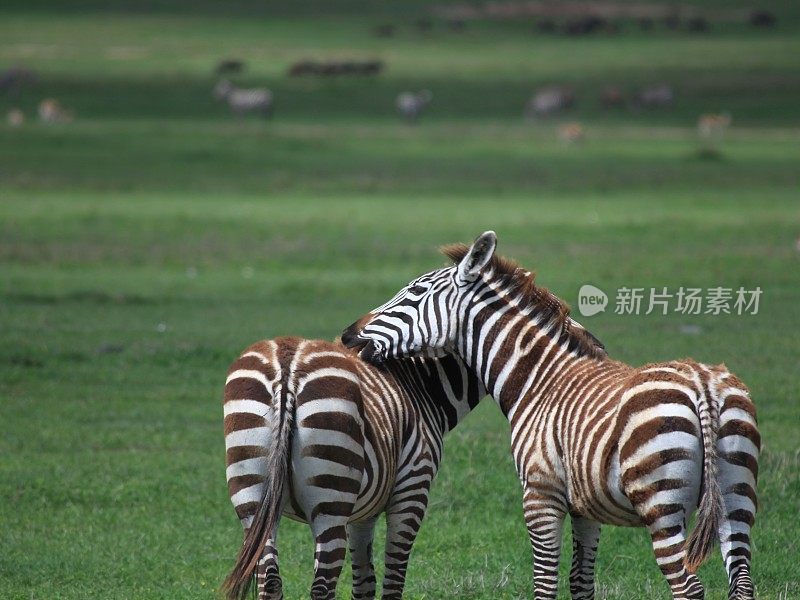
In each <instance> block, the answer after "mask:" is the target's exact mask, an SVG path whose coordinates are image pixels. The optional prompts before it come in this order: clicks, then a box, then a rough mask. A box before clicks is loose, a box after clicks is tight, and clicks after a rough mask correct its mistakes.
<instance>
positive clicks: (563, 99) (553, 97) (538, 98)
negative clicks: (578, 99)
mask: <svg viewBox="0 0 800 600" xmlns="http://www.w3.org/2000/svg"><path fill="white" fill-rule="evenodd" d="M573 104H575V93H574V92H573V91H572V88H570V87H567V86H564V85H548V86H545V87H543V88H540V89H539V90H537V91H536V93H535V94H534V95H533V97H532V98H531V99H530V100H529V101H528V104H527V106H526V107H525V116H526V117H529V118H530V117H546V116H549V115H552V114H555V113H557V112H561V111H563V110H565V109H567V108H570V107H571V106H572V105H573Z"/></svg>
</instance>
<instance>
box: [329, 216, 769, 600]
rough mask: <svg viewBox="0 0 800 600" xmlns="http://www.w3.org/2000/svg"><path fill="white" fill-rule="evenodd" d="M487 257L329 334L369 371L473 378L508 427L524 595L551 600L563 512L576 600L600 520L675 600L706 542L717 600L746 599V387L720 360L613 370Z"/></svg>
mask: <svg viewBox="0 0 800 600" xmlns="http://www.w3.org/2000/svg"><path fill="white" fill-rule="evenodd" d="M495 247H496V237H495V235H494V233H493V232H486V233H484V234H483V235H482V236H480V237H479V238H478V239H477V240H476V242H475V243H474V244H473V245H472V247H467V246H464V245H457V246H451V247H448V248H445V250H444V251H445V254H446V255H447V256H448V257H449V258H451V259H452V260H453V261H454V262H455V263H456V264H455V265H454V266H452V267H447V268H444V269H439V270H437V271H433V272H431V273H428V274H426V275H423V276H422V277H419V278H417V279H415V280H414V281H412V282H411V283H410V284H409V285H407V286H406V287H405V288H403V289H402V290H401V291H400V292H399V293H398V294H397V295H396V296H395V297H394V298H393V299H391V300H390V301H389V302H387V303H386V304H384V305H382V306H380V307H378V308H376V309H375V310H373V311H372V312H370V313H368V314H367V315H365V316H364V317H362V319H360V320H359V321H357V322H356V323H354V324H353V325H352V326H351V327H350V328H348V329H347V330H346V331H345V333H344V334H343V336H342V340H343V341H344V342H345V343H346V344H348V345H351V346H354V347H361V355H362V356H363V357H365V358H366V359H368V360H372V361H376V360H377V361H380V360H385V359H386V358H389V357H394V358H396V357H400V356H408V355H417V354H419V353H420V352H427V353H442V352H452V353H454V354H456V355H458V356H460V357H461V358H462V359H463V360H464V362H465V363H466V364H467V365H468V366H469V367H470V368H472V369H474V371H475V372H476V373H477V374H478V375H479V376H480V377H481V380H482V381H483V383H484V385H485V386H486V389H487V390H488V391H489V393H490V395H492V396H493V397H494V398H495V400H496V401H497V402H498V404H499V405H500V408H501V409H502V411H503V413H504V414H505V415H506V417H507V418H508V420H509V423H510V425H511V447H512V453H513V456H514V461H515V464H516V467H517V471H518V474H519V476H520V480H521V482H522V485H523V493H524V499H523V505H524V512H525V519H526V523H527V527H528V533H529V536H530V539H531V542H532V545H533V549H534V586H535V590H536V598H555V597H556V592H557V587H558V581H557V578H558V560H559V555H560V544H561V530H562V526H563V522H564V518H565V516H566V515H567V514H570V515H571V517H572V519H571V520H572V534H573V549H574V550H573V563H572V570H571V573H570V588H571V591H572V597H573V598H593V597H594V563H595V556H596V553H597V546H598V542H599V539H600V524H601V523H609V524H615V525H626V526H634V527H641V526H644V527H646V528H647V530H648V531H649V533H650V536H651V539H652V545H653V550H654V553H655V556H656V561H657V563H658V566H659V567H660V569H661V571H662V573H663V575H664V577H665V578H666V580H667V582H668V583H669V585H670V588H671V590H672V594H673V597H674V598H682V599H700V598H703V594H704V591H703V586H702V585H701V583H700V581H699V579H698V578H697V577H696V575H695V571H696V569H697V568H698V567H699V565H700V564H701V563H702V561H703V560H704V559H705V558H706V557H707V555H708V554H709V552H710V551H711V550H712V548H713V545H714V543H715V542H716V541H717V540H719V542H720V544H721V550H722V557H723V561H724V563H725V567H726V570H727V572H728V578H729V582H730V588H729V597H730V598H731V599H739V600H745V599H751V598H753V584H752V581H751V578H750V560H751V550H750V529H751V527H752V525H753V522H754V518H755V512H756V504H757V499H756V478H757V476H758V455H759V449H760V435H759V433H758V429H757V423H756V411H755V407H754V405H753V403H752V401H751V400H750V396H749V392H748V390H747V388H746V387H745V385H744V384H743V383H742V382H741V381H739V379H737V378H736V377H735V376H734V375H733V374H731V373H730V372H729V371H728V370H727V368H725V366H724V365H719V366H708V365H704V364H701V363H697V362H695V361H693V360H688V359H687V360H680V361H672V362H666V363H658V364H651V365H645V366H644V367H638V368H635V367H631V366H629V365H626V364H623V363H621V362H617V361H613V360H610V359H609V358H608V357H607V355H606V353H605V351H604V349H603V348H602V346H601V345H600V344H599V342H598V341H597V339H596V338H594V337H593V336H591V334H589V333H588V332H587V331H586V330H585V329H584V328H583V327H581V326H580V325H578V324H577V323H576V322H575V321H573V320H572V319H571V318H570V317H569V310H568V308H567V306H566V305H565V304H564V303H563V302H562V301H561V300H560V299H558V298H557V297H556V296H554V295H553V294H551V293H550V292H549V291H548V290H546V289H545V288H542V287H539V286H537V285H536V284H535V283H534V278H533V275H532V274H531V273H530V272H529V271H526V270H524V269H522V268H520V267H519V266H518V265H517V264H516V263H514V262H512V261H509V260H506V259H503V258H498V257H496V256H495V255H494V250H495ZM698 504H699V507H698ZM696 507H697V508H698V517H697V522H696V525H695V527H694V529H693V530H692V532H691V533H690V534H689V535H688V537H687V521H688V519H689V517H690V516H691V514H692V513H693V512H694V510H695V508H696Z"/></svg>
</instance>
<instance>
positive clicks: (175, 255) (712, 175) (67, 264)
mask: <svg viewBox="0 0 800 600" xmlns="http://www.w3.org/2000/svg"><path fill="white" fill-rule="evenodd" d="M117 4H119V5H120V6H121V7H122V8H115V7H116V4H115V3H107V2H106V3H102V7H103V10H101V9H100V8H101V3H99V2H93V1H90V0H83V1H82V2H80V3H75V4H74V5H72V6H71V7H70V8H69V9H65V8H64V7H61V6H58V5H57V4H56V3H54V2H52V1H50V2H44V1H37V2H34V3H28V2H26V3H23V2H16V1H13V2H9V3H8V4H7V5H6V6H5V7H4V8H3V9H0V67H5V66H7V65H12V64H24V65H27V66H29V67H30V68H32V69H34V70H36V71H37V72H38V74H39V79H38V82H37V83H36V84H35V86H34V87H32V88H29V89H26V90H25V91H24V92H23V94H22V96H21V97H20V98H19V99H18V100H12V99H10V98H8V97H7V96H0V110H1V111H2V113H3V114H5V112H6V111H7V110H8V109H9V108H11V107H12V106H19V107H21V108H22V109H23V110H24V111H25V112H26V114H27V116H28V121H27V122H26V123H25V124H24V125H23V126H22V127H19V128H11V127H9V126H7V125H5V122H3V124H0V365H2V367H1V368H0V422H2V423H3V425H4V433H3V435H2V436H0V523H2V527H0V549H2V550H1V551H0V597H2V598H45V597H47V598H76V599H77V598H81V599H82V598H167V599H172V598H213V597H215V594H216V591H215V590H216V588H217V586H218V585H219V583H220V582H221V581H222V579H223V577H224V575H225V574H226V572H227V570H228V569H229V568H230V567H231V565H232V562H233V559H234V556H235V553H236V550H237V548H238V544H239V543H240V539H241V532H240V528H239V524H238V521H237V519H236V518H235V515H234V513H233V510H232V508H231V506H230V503H229V500H228V497H227V489H226V486H225V476H224V446H223V438H222V411H221V393H222V386H223V383H224V378H225V372H226V369H227V365H228V364H229V362H230V361H232V360H233V359H234V358H235V357H236V356H237V353H238V352H239V351H240V350H241V349H242V348H244V347H245V346H247V345H248V344H250V343H251V342H253V341H255V340H257V339H260V338H265V337H273V336H277V335H284V334H296V335H301V336H309V337H323V338H332V337H334V336H336V335H337V334H338V333H339V332H340V331H341V329H342V328H343V327H344V326H345V325H347V324H349V323H350V322H351V321H353V320H354V319H355V318H357V317H358V316H360V315H361V314H362V313H364V312H365V311H367V310H368V309H370V308H372V307H373V306H375V305H377V304H379V303H380V302H381V301H383V300H385V299H386V298H387V297H388V296H389V295H390V294H392V293H393V292H394V291H395V290H396V289H397V288H398V287H400V286H401V285H402V284H404V283H405V282H406V281H407V280H408V279H410V278H411V277H412V276H414V275H416V274H418V273H420V272H422V271H424V270H428V269H431V268H434V267H436V266H438V265H441V264H442V258H441V257H440V256H438V255H437V254H436V250H435V248H436V246H438V245H440V244H442V243H446V242H452V241H468V240H470V239H471V238H472V237H474V236H475V235H476V234H478V233H479V232H481V231H483V230H485V229H489V228H492V229H495V230H496V231H497V232H498V235H499V238H500V251H501V253H504V254H506V255H509V256H513V257H515V258H517V259H518V260H519V261H520V262H522V263H523V264H524V265H525V266H529V267H532V268H535V269H536V270H537V271H538V273H539V281H540V283H542V284H544V285H547V286H548V287H550V288H551V289H552V290H553V291H555V292H556V293H557V294H559V295H560V296H562V297H563V298H564V299H566V300H567V301H569V302H570V303H572V304H573V305H576V304H577V290H578V288H579V287H580V286H581V285H582V284H584V283H592V284H594V285H597V286H598V287H600V288H602V289H604V290H606V291H607V292H613V290H615V289H616V288H618V287H621V286H628V287H632V286H639V287H645V288H650V287H657V288H661V287H668V288H671V289H677V288H678V287H680V286H693V287H702V288H709V287H716V286H725V287H731V288H738V287H739V286H744V287H745V288H749V289H752V288H755V287H756V286H760V287H761V288H762V289H763V296H762V298H761V306H760V311H759V313H758V314H757V315H749V316H736V315H722V316H712V315H700V316H681V315H677V314H670V315H668V316H660V315H659V316H656V315H650V316H643V315H640V316H621V315H615V314H613V310H608V311H607V312H606V313H604V314H601V315H598V316H595V317H591V318H584V319H581V320H582V321H583V323H584V324H585V325H586V326H587V327H589V328H590V329H591V330H592V331H593V333H595V334H596V335H597V336H598V337H599V338H601V339H602V340H603V342H604V343H605V344H606V346H607V347H608V349H609V351H610V353H611V354H612V356H614V357H615V358H619V359H622V360H626V361H630V362H632V363H635V364H641V363H644V362H650V361H655V360H664V359H669V358H678V357H683V356H692V357H694V358H696V359H699V360H703V361H707V362H713V363H718V362H723V361H724V362H725V363H726V364H727V365H728V367H730V368H731V369H732V370H733V371H734V372H736V373H737V374H738V375H739V376H740V377H741V378H742V379H744V381H745V382H747V383H748V385H749V386H750V388H751V390H752V395H753V398H754V400H755V402H756V404H757V406H758V409H759V418H760V425H761V432H762V437H763V454H762V460H761V478H760V482H759V488H760V489H759V492H760V504H761V505H760V511H759V515H758V517H757V524H756V527H755V529H754V570H753V574H754V579H755V581H756V585H757V588H758V592H759V597H760V598H764V599H767V598H768V599H773V598H781V599H783V598H786V599H788V598H797V597H799V596H800V576H798V575H797V567H796V558H797V556H798V554H800V544H799V543H798V537H799V536H800V525H798V522H797V511H798V508H800V506H798V497H799V495H800V408H798V401H797V393H798V386H797V379H796V374H797V372H798V368H799V367H800V352H798V349H799V348H798V342H799V341H800V340H799V339H798V335H797V331H798V329H799V328H800V311H798V308H797V307H798V306H799V305H800V278H798V273H800V270H799V268H800V254H799V253H798V250H797V249H796V240H797V239H798V237H800V193H799V192H798V189H799V188H798V184H800V58H798V57H800V35H798V34H800V11H798V9H797V8H796V6H794V5H793V3H790V2H774V3H773V4H772V6H773V7H774V11H775V13H776V14H777V15H778V17H779V21H778V26H777V27H776V28H775V29H772V30H765V31H755V30H752V29H750V28H748V27H747V26H745V25H737V24H724V25H719V26H718V27H716V26H715V27H712V30H711V31H710V32H709V33H707V34H704V35H691V34H689V33H686V32H682V31H681V32H670V31H666V30H661V29H658V30H657V31H655V32H654V33H653V34H651V35H645V34H643V33H641V32H639V31H638V30H636V29H635V28H634V27H624V28H623V31H622V33H620V34H619V35H616V36H607V35H598V36H594V37H587V38H576V39H571V38H569V39H568V38H563V37H558V36H545V35H536V34H534V33H532V31H533V26H532V24H530V23H514V24H512V23H489V22H483V23H476V24H472V23H471V24H468V26H467V29H466V31H465V32H464V33H463V34H454V33H451V32H448V31H446V29H445V28H443V27H440V26H439V24H437V26H436V27H435V28H434V31H433V32H431V33H430V34H425V35H423V34H420V33H419V32H416V31H415V30H414V28H413V27H412V26H411V25H410V23H411V22H412V21H413V20H414V18H416V17H417V16H419V15H420V14H423V12H422V11H424V9H425V7H426V5H425V3H424V2H414V3H411V4H408V5H407V6H405V5H402V6H401V5H399V4H394V3H386V4H384V3H381V4H378V5H372V4H367V3H361V2H355V1H353V2H347V3H342V5H341V7H342V8H341V10H338V11H337V10H334V8H333V7H332V6H331V5H329V4H325V5H324V6H323V5H322V4H319V5H317V4H315V3H312V2H304V3H303V4H302V5H300V6H299V7H295V8H289V7H288V5H287V6H284V7H282V8H278V9H276V10H275V11H274V13H272V12H270V9H269V5H266V8H265V6H263V5H260V6H259V7H257V8H256V9H254V10H253V11H251V10H250V8H251V7H250V6H249V5H248V3H247V2H244V1H241V2H236V3H235V5H233V6H232V7H231V8H230V10H229V11H227V12H226V13H225V14H224V15H221V14H220V11H219V10H218V9H215V8H214V6H213V5H212V4H211V3H209V4H208V5H206V4H201V5H199V6H189V5H188V3H186V4H187V5H186V6H183V5H182V4H181V3H174V4H169V3H166V2H158V1H155V0H152V1H150V2H148V3H146V4H144V5H142V6H144V8H146V9H149V10H144V8H142V6H140V7H139V8H140V10H137V11H136V12H134V13H127V12H125V10H123V9H124V6H122V4H123V3H121V2H119V3H117ZM697 4H698V5H700V3H697ZM714 4H715V6H717V7H719V6H730V4H731V3H724V4H723V3H721V2H716V3H714ZM109 5H110V6H111V8H110V9H109V8H108V6H109ZM733 5H734V7H739V8H741V7H747V6H749V5H747V4H745V3H743V2H736V3H733ZM313 15H316V16H313ZM381 22H395V23H397V24H399V25H400V26H401V27H400V31H399V33H398V35H397V36H396V37H395V38H391V39H378V38H375V37H373V36H372V35H371V34H370V29H371V28H372V27H373V26H374V25H376V24H378V23H381ZM228 56H235V57H241V58H244V59H246V60H247V62H248V65H249V68H248V70H247V71H246V72H245V74H244V75H242V76H241V77H238V78H237V79H236V80H237V81H238V82H240V83H242V84H243V85H244V84H246V85H250V84H254V85H255V84H262V83H263V84H266V85H268V86H269V87H270V88H272V89H273V90H274V91H275V93H276V97H277V107H276V118H275V120H274V121H272V122H269V123H266V122H262V121H259V120H257V119H256V118H244V119H241V120H237V119H234V118H232V117H231V116H230V115H229V114H228V112H227V110H226V108H225V107H224V106H222V105H218V104H216V103H215V102H214V101H213V99H212V97H211V88H212V87H213V85H214V82H215V78H214V77H213V76H212V75H211V70H212V68H213V65H214V64H215V63H216V61H217V60H218V59H219V58H223V57H228ZM308 57H311V58H329V57H337V58H342V57H355V58H364V57H366V58H371V57H379V58H382V59H383V60H385V61H386V62H387V65H388V69H387V71H386V73H385V74H383V75H381V76H380V77H378V78H376V79H374V80H369V79H364V80H358V81H356V80H351V81H347V80H339V81H331V80H324V81H320V80H307V79H289V78H287V77H285V75H284V72H285V70H286V67H287V66H288V64H290V63H291V62H292V61H294V60H299V59H301V58H308ZM560 81H565V82H569V83H572V84H573V85H574V86H575V89H576V93H577V94H578V98H579V101H578V105H577V107H576V109H575V111H574V112H573V113H572V114H570V115H568V116H566V117H564V118H563V119H554V120H552V121H547V122H543V123H542V122H539V123H526V122H524V121H523V119H522V117H521V113H522V106H523V104H524V103H525V101H526V100H527V98H528V97H529V95H530V93H531V90H532V89H534V88H535V87H536V86H537V85H539V84H542V83H547V82H560ZM657 81H669V82H670V83H672V84H673V85H674V86H675V89H676V94H677V100H676V104H675V106H674V107H673V108H672V109H669V110H665V111H643V112H639V113H630V112H627V111H618V112H615V111H610V112H609V111H604V110H603V109H602V108H601V107H600V106H599V104H598V103H597V101H596V94H597V91H598V89H599V88H600V87H602V86H603V85H605V84H606V83H615V84H618V85H620V86H622V87H624V88H625V89H628V90H630V89H634V88H636V87H637V86H639V85H642V84H646V83H654V82H657ZM422 87H428V88H430V89H431V90H433V92H434V102H433V104H432V105H431V107H430V111H429V113H427V114H425V116H424V117H423V119H422V122H421V123H420V124H419V126H417V127H407V126H404V125H402V124H400V123H398V122H397V118H396V116H395V115H394V112H393V99H394V96H395V95H396V94H397V93H398V92H399V91H401V90H403V89H412V88H422ZM45 97H54V98H57V99H59V100H60V101H61V102H62V103H63V104H64V105H66V106H67V107H69V108H72V109H74V110H75V113H76V118H75V120H74V122H72V123H66V124H60V125H53V126H45V125H42V124H40V123H38V122H36V120H35V119H34V111H35V106H36V104H37V103H38V102H39V101H40V100H41V99H42V98H45ZM722 110H728V111H730V112H731V113H732V114H733V119H734V124H733V127H732V129H731V131H730V132H729V134H728V136H727V137H726V139H725V140H724V141H723V142H722V143H721V145H720V147H719V153H718V155H717V156H716V157H711V158H702V157H701V156H700V155H699V154H698V147H699V142H698V140H697V137H696V134H695V131H694V124H695V121H696V119H697V116H698V115H699V114H701V113H705V112H717V111H722ZM564 120H578V121H580V122H581V123H582V124H583V126H584V128H585V130H586V140H585V142H584V143H582V144H576V145H572V146H567V145H564V144H561V143H559V142H558V140H557V138H556V127H557V124H558V123H560V122H563V121H564ZM507 429H508V428H507V425H506V423H505V421H504V420H503V419H502V417H501V415H500V414H499V411H498V410H496V408H495V406H494V405H493V404H492V402H491V400H486V401H484V403H483V404H482V405H481V406H480V407H479V409H478V410H477V411H476V413H475V414H474V415H472V416H470V418H469V419H468V420H467V421H466V422H465V423H464V424H463V425H462V426H461V427H459V428H458V429H457V430H456V431H455V432H453V434H452V435H451V436H450V437H449V439H448V441H447V444H446V449H445V459H444V464H443V468H442V470H441V472H440V474H439V476H438V478H437V480H436V482H435V484H434V489H433V493H432V498H431V505H430V509H429V512H428V515H427V517H426V520H425V523H424V525H423V528H422V531H421V533H420V536H419V538H418V542H417V544H416V546H415V550H414V554H413V556H412V562H411V566H410V570H409V574H408V584H407V596H408V597H409V598H426V599H441V598H456V597H458V598H482V599H489V598H491V599H494V598H508V599H511V598H530V597H532V585H531V551H530V548H529V543H528V541H527V535H526V532H525V527H524V523H523V520H522V511H521V493H520V486H519V483H518V482H517V480H516V475H515V473H514V469H513V466H512V463H511V458H510V454H509V450H508V430H507ZM380 545H381V544H380V543H378V544H377V547H379V546H380ZM569 547H570V546H569V543H568V540H567V542H566V545H565V555H564V557H562V574H563V575H564V577H563V578H562V579H563V581H562V596H561V597H563V598H567V597H568V588H567V585H566V574H567V570H568V569H567V564H568V558H567V556H568V554H569V553H568V551H566V550H568V549H569ZM280 551H281V571H282V575H283V577H284V582H285V583H284V585H285V590H286V594H287V598H290V599H295V598H303V597H307V590H308V588H309V586H310V581H311V573H312V566H313V550H312V543H311V537H310V534H309V531H308V529H307V527H306V526H304V525H299V524H297V523H294V522H291V521H288V520H285V521H284V522H283V525H282V529H281V534H280ZM376 558H377V559H378V563H381V562H382V557H381V556H380V554H378V556H376ZM700 574H701V578H702V579H703V581H704V582H705V583H706V584H707V588H708V591H707V598H710V599H712V600H717V599H722V598H725V597H726V593H727V583H726V581H725V577H724V572H723V567H722V564H721V560H720V559H719V557H718V556H717V555H716V554H715V555H714V557H713V558H712V559H711V560H709V561H708V563H707V564H706V565H705V566H704V567H703V568H702V569H701V572H700ZM339 590H340V597H342V598H347V597H349V571H347V570H346V571H345V574H344V576H343V578H342V580H341V583H340V586H339ZM598 592H599V593H598V596H599V597H600V598H607V599H618V598H621V599H631V600H632V599H638V598H663V599H666V598H667V597H668V596H669V594H668V588H667V586H666V584H665V583H664V581H663V579H662V577H661V574H660V572H659V571H658V569H657V567H656V564H655V561H654V559H653V557H652V552H651V550H650V547H649V542H648V539H647V536H646V534H645V532H644V530H635V529H620V528H612V527H607V528H605V529H604V533H603V537H602V539H601V545H600V558H599V563H598Z"/></svg>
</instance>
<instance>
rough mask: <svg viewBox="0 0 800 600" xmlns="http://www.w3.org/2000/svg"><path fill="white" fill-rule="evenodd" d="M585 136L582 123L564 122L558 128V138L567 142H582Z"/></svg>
mask: <svg viewBox="0 0 800 600" xmlns="http://www.w3.org/2000/svg"><path fill="white" fill-rule="evenodd" d="M583 138H584V132H583V126H582V125H581V124H580V123H564V124H563V125H560V126H559V128H558V139H559V140H561V141H562V142H564V143H565V144H575V143H577V142H582V141H583Z"/></svg>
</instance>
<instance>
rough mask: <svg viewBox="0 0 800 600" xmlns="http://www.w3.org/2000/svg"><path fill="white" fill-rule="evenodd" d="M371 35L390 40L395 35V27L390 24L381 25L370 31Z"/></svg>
mask: <svg viewBox="0 0 800 600" xmlns="http://www.w3.org/2000/svg"><path fill="white" fill-rule="evenodd" d="M372 33H373V34H374V35H375V37H379V38H390V37H393V36H394V34H395V33H397V27H396V26H395V25H393V24H391V23H381V24H380V25H376V26H375V27H374V28H373V29H372Z"/></svg>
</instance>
